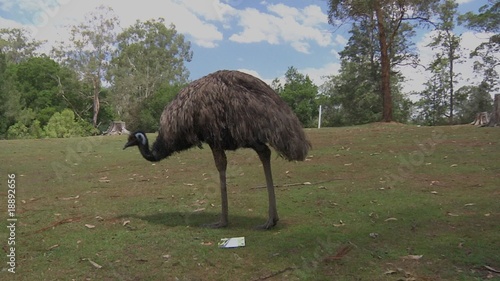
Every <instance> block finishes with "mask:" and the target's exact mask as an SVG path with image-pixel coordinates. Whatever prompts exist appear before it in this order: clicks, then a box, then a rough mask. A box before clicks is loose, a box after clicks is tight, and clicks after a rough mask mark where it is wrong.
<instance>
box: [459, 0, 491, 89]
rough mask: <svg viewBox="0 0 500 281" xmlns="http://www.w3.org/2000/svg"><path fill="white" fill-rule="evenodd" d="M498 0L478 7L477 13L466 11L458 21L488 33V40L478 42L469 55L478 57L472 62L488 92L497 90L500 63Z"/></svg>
mask: <svg viewBox="0 0 500 281" xmlns="http://www.w3.org/2000/svg"><path fill="white" fill-rule="evenodd" d="M499 14H500V1H498V0H490V1H489V3H488V4H487V5H484V6H482V7H481V8H480V9H479V13H477V14H476V13H472V12H468V13H466V14H464V15H461V16H460V17H459V22H460V23H462V24H465V25H466V26H467V27H469V28H471V29H473V30H476V31H479V32H487V33H490V34H491V36H490V38H489V39H488V42H485V43H482V44H480V45H479V46H478V47H477V48H476V49H475V50H473V51H472V52H471V54H470V56H471V57H480V58H481V61H476V62H475V63H474V70H475V71H476V72H479V73H481V72H482V74H483V82H482V83H483V86H487V90H488V92H489V93H495V92H498V90H499V80H498V76H499V74H498V72H497V70H496V69H497V67H498V66H499V65H500V59H499V56H498V53H500V16H499Z"/></svg>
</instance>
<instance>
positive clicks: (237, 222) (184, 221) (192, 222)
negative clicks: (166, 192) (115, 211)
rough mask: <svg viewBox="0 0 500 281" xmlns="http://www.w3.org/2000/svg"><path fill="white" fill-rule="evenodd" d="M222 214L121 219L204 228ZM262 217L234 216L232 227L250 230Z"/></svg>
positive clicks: (200, 213) (125, 215)
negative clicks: (205, 224) (208, 222)
mask: <svg viewBox="0 0 500 281" xmlns="http://www.w3.org/2000/svg"><path fill="white" fill-rule="evenodd" d="M219 216H220V214H218V213H212V212H159V213H155V214H149V215H137V214H123V215H121V216H119V217H117V218H119V219H129V218H134V219H139V220H143V221H147V222H149V223H152V224H158V225H165V226H169V227H176V226H189V227H204V223H206V222H207V221H213V220H216V219H217V218H218V217H219ZM262 219H263V218H262V217H257V216H246V215H232V216H231V221H232V223H231V226H232V227H236V228H238V227H241V228H248V227H249V226H252V225H256V224H258V223H259V222H261V221H262Z"/></svg>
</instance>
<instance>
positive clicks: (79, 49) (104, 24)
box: [53, 6, 119, 127]
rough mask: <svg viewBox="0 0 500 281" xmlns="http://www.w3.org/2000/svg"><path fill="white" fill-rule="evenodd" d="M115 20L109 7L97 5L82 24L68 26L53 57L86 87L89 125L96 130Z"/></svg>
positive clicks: (112, 42)
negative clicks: (67, 37)
mask: <svg viewBox="0 0 500 281" xmlns="http://www.w3.org/2000/svg"><path fill="white" fill-rule="evenodd" d="M118 23H119V21H118V18H117V17H116V16H115V15H114V12H113V9H111V8H110V7H105V6H99V7H98V8H97V9H96V10H95V11H93V12H91V13H90V14H87V15H86V17H85V21H84V22H83V23H80V24H78V25H75V26H72V27H71V37H70V41H69V42H60V45H59V46H58V47H57V48H54V49H53V55H54V56H55V57H56V58H58V59H59V60H60V61H61V62H62V63H64V64H65V65H67V66H69V67H70V68H72V69H74V70H75V71H76V72H77V73H78V74H79V75H80V79H82V80H83V81H86V82H88V83H89V84H90V85H91V86H90V89H91V90H90V95H89V97H90V98H91V99H92V101H93V115H92V125H93V126H94V127H97V125H98V116H99V110H100V107H101V105H100V95H101V93H102V82H103V81H104V79H105V77H106V72H107V70H108V68H109V59H110V58H111V55H112V51H113V44H114V43H115V41H116V33H115V28H116V27H117V26H118Z"/></svg>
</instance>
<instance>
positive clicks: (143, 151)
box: [139, 144, 161, 162]
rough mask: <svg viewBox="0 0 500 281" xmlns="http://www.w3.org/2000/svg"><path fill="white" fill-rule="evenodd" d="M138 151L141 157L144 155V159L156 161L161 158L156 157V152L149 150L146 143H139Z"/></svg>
mask: <svg viewBox="0 0 500 281" xmlns="http://www.w3.org/2000/svg"><path fill="white" fill-rule="evenodd" d="M139 151H140V152H141V154H142V157H144V159H146V160H148V161H151V162H158V161H160V160H161V159H160V158H159V157H157V155H156V153H153V152H151V150H150V149H149V146H148V145H147V144H146V145H139Z"/></svg>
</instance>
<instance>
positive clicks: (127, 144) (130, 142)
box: [123, 141, 134, 149]
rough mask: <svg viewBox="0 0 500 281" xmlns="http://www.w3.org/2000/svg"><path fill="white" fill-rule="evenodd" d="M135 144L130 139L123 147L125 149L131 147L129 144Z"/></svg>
mask: <svg viewBox="0 0 500 281" xmlns="http://www.w3.org/2000/svg"><path fill="white" fill-rule="evenodd" d="M133 145H134V141H129V142H127V143H126V144H125V146H124V147H123V149H125V148H127V147H129V146H133Z"/></svg>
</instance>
